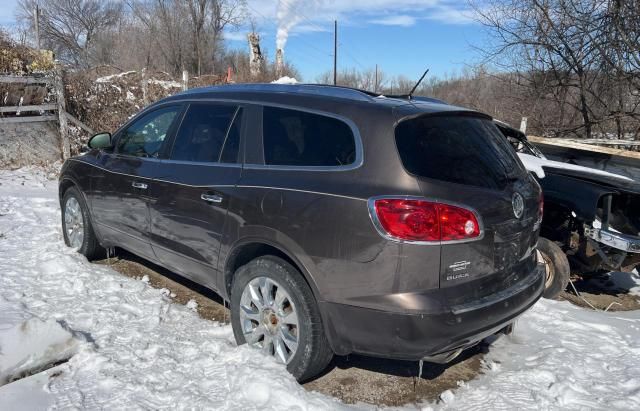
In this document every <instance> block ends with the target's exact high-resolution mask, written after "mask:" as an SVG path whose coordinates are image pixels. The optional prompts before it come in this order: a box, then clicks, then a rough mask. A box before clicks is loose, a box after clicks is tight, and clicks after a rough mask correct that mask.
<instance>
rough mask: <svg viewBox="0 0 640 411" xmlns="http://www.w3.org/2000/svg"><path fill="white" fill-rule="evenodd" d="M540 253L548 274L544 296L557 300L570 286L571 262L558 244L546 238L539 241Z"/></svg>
mask: <svg viewBox="0 0 640 411" xmlns="http://www.w3.org/2000/svg"><path fill="white" fill-rule="evenodd" d="M538 252H539V253H540V254H539V257H541V258H540V260H541V262H542V263H544V265H545V269H546V273H547V279H546V281H545V286H544V293H543V294H542V296H543V297H544V298H549V299H553V298H556V297H558V295H560V293H561V292H563V291H564V290H565V289H566V288H567V285H568V284H569V276H570V274H571V271H570V269H569V260H568V259H567V256H566V255H565V253H564V252H563V251H562V249H561V248H560V247H558V245H557V244H556V243H554V242H553V241H551V240H548V239H546V238H544V237H540V238H539V239H538Z"/></svg>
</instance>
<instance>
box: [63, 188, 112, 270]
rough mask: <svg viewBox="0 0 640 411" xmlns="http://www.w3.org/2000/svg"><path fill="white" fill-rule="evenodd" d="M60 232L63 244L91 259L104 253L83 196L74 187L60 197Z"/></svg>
mask: <svg viewBox="0 0 640 411" xmlns="http://www.w3.org/2000/svg"><path fill="white" fill-rule="evenodd" d="M62 233H63V236H64V242H65V244H66V245H67V246H68V247H71V248H73V249H75V250H76V251H78V252H79V253H80V254H83V255H84V256H85V257H87V259H89V260H93V259H96V258H98V257H100V256H101V255H102V254H104V249H103V248H102V247H101V246H100V244H99V243H98V239H97V238H96V236H95V234H94V232H93V227H92V226H91V220H90V219H89V210H88V209H87V205H86V203H85V202H84V198H83V197H82V195H81V194H80V191H78V189H77V188H75V187H71V188H69V189H68V190H67V191H65V193H64V196H63V197H62Z"/></svg>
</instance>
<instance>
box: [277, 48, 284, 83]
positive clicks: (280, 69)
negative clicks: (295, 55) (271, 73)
mask: <svg viewBox="0 0 640 411" xmlns="http://www.w3.org/2000/svg"><path fill="white" fill-rule="evenodd" d="M283 74H284V52H283V51H282V49H278V50H277V51H276V77H278V78H280V77H282V75H283Z"/></svg>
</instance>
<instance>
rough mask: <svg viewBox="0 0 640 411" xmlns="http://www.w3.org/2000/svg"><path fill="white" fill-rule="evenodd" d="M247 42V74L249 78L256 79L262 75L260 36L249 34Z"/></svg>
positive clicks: (262, 60)
mask: <svg viewBox="0 0 640 411" xmlns="http://www.w3.org/2000/svg"><path fill="white" fill-rule="evenodd" d="M247 40H249V72H250V74H251V77H253V78H256V77H259V76H260V75H261V74H262V63H264V57H263V56H262V51H261V50H260V36H259V35H258V33H249V34H248V35H247Z"/></svg>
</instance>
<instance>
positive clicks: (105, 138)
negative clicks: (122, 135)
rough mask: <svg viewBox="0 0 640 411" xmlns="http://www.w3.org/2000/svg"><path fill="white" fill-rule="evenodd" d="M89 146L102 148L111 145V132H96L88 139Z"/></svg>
mask: <svg viewBox="0 0 640 411" xmlns="http://www.w3.org/2000/svg"><path fill="white" fill-rule="evenodd" d="M88 146H89V148H91V149H98V150H102V149H104V148H110V147H111V133H98V134H96V135H94V136H93V137H91V138H90V139H89V143H88Z"/></svg>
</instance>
